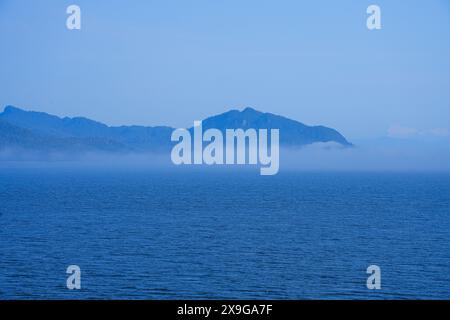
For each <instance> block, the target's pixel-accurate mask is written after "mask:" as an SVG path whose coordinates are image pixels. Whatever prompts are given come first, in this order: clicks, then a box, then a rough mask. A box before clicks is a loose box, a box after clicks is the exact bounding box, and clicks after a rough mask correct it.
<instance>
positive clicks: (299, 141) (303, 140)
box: [202, 108, 351, 147]
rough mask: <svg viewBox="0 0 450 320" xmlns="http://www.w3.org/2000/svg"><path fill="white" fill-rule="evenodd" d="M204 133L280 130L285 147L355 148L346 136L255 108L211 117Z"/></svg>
mask: <svg viewBox="0 0 450 320" xmlns="http://www.w3.org/2000/svg"><path fill="white" fill-rule="evenodd" d="M202 126H203V130H207V129H210V128H216V129H219V130H221V131H222V132H225V130H226V129H230V128H231V129H233V128H242V129H244V130H245V129H249V128H255V129H280V145H281V146H284V147H300V146H304V145H307V144H311V143H316V142H337V143H339V144H341V145H342V146H351V143H349V142H348V141H347V140H346V139H345V138H344V136H342V135H341V134H340V133H339V132H337V131H336V130H334V129H331V128H327V127H324V126H307V125H305V124H303V123H301V122H298V121H295V120H291V119H288V118H285V117H282V116H278V115H275V114H272V113H263V112H260V111H257V110H255V109H253V108H245V109H244V110H243V111H239V110H231V111H228V112H225V113H223V114H219V115H217V116H212V117H209V118H207V119H205V120H203V122H202Z"/></svg>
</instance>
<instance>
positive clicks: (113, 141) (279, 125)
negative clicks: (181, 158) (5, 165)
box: [0, 106, 351, 154]
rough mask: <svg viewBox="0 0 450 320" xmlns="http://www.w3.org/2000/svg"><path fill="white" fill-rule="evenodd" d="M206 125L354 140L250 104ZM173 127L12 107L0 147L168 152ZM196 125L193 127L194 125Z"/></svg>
mask: <svg viewBox="0 0 450 320" xmlns="http://www.w3.org/2000/svg"><path fill="white" fill-rule="evenodd" d="M203 128H204V130H207V129H209V128H216V129H219V130H221V131H223V132H224V131H225V130H226V129H237V128H242V129H244V130H245V129H249V128H254V129H280V145H281V146H282V147H289V148H296V147H301V146H304V145H307V144H312V143H315V142H335V143H338V144H340V145H342V146H346V147H347V146H351V144H350V143H349V142H348V141H347V140H346V139H345V138H344V137H343V136H342V135H341V134H340V133H339V132H337V131H336V130H334V129H331V128H327V127H323V126H307V125H305V124H303V123H300V122H297V121H295V120H291V119H288V118H285V117H282V116H278V115H275V114H271V113H263V112H260V111H257V110H255V109H252V108H246V109H244V110H243V111H239V110H231V111H228V112H225V113H223V114H220V115H216V116H212V117H209V118H207V119H205V120H203ZM173 130H174V128H171V127H167V126H156V127H145V126H120V127H112V126H107V125H105V124H103V123H100V122H97V121H93V120H90V119H87V118H83V117H75V118H68V117H65V118H60V117H57V116H54V115H50V114H47V113H44V112H35V111H25V110H22V109H19V108H16V107H13V106H7V107H5V109H4V111H3V112H2V113H0V150H5V149H7V150H25V151H33V152H41V153H46V152H47V153H48V152H54V153H55V152H56V153H74V154H80V153H83V152H96V151H100V152H107V153H143V152H167V151H169V150H170V149H171V148H172V146H173V144H174V143H173V142H171V140H170V136H171V134H172V132H173ZM191 130H192V129H191Z"/></svg>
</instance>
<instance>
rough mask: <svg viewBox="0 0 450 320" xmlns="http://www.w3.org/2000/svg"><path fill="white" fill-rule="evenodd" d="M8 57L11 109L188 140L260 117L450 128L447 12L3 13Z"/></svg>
mask: <svg viewBox="0 0 450 320" xmlns="http://www.w3.org/2000/svg"><path fill="white" fill-rule="evenodd" d="M70 4H77V5H79V6H80V7H81V10H82V30H80V31H69V30H67V29H66V26H65V21H66V18H67V15H66V12H65V11H66V8H67V6H68V5H70ZM370 4H378V5H379V6H380V7H381V10H382V26H383V29H382V30H379V31H369V30H368V29H367V28H366V17H367V14H366V8H367V6H368V5H370ZM0 45H1V50H0V88H1V90H0V105H2V106H5V105H8V104H12V105H16V106H18V107H23V108H25V109H33V110H38V111H45V112H49V113H53V114H57V115H60V116H66V115H67V116H77V115H83V116H86V117H89V118H93V119H96V120H99V121H102V122H105V123H107V124H111V125H119V124H143V125H155V124H167V125H172V126H176V127H182V126H188V125H192V123H193V121H194V120H196V119H202V118H204V117H206V116H209V115H212V114H216V113H220V112H224V111H226V110H228V109H231V108H243V107H246V106H252V107H254V108H256V109H259V110H262V111H268V112H272V113H277V114H282V115H285V116H288V117H291V118H294V119H296V120H299V121H302V122H304V123H307V124H323V125H327V126H331V127H334V128H336V129H338V130H339V131H340V132H342V133H343V134H344V135H345V136H347V137H348V138H349V139H350V140H352V139H358V138H370V137H378V136H383V135H386V134H387V132H388V130H393V129H392V128H394V129H395V128H400V129H399V130H400V131H401V130H402V128H406V129H405V130H406V131H408V128H409V129H411V130H416V131H418V132H421V131H427V130H429V131H430V130H435V129H441V130H442V129H446V128H447V129H448V128H450V123H449V119H450V1H448V0H428V1H425V0H422V1H418V0H412V1H408V2H405V1H364V0H360V1H355V0H343V1H331V0H329V1H307V2H306V1H305V2H303V1H298V0H292V1H285V0H280V1H264V0H258V1H254V0H245V1H242V0H240V1H235V0H227V1H215V0H192V1H181V0H179V1H148V0H147V1H143V0H142V1H138V0H133V1H124V0H122V1H112V0H95V1H92V0H73V1H50V0H40V1H26V0H0ZM389 128H390V129H389ZM441 132H442V131H441ZM444 132H445V131H444Z"/></svg>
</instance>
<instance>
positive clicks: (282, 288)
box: [0, 168, 450, 299]
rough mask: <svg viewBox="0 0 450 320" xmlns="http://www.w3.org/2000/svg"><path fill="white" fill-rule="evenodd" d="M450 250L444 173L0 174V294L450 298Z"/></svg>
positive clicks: (449, 189)
mask: <svg viewBox="0 0 450 320" xmlns="http://www.w3.org/2000/svg"><path fill="white" fill-rule="evenodd" d="M449 247H450V174H440V173H388V172H386V173H369V172H360V173H350V172H320V173H319V172H294V171H292V172H287V171H286V172H285V171H283V172H280V173H279V174H278V175H276V176H260V175H259V173H258V172H257V171H254V172H253V171H247V170H245V171H244V170H242V171H241V170H239V169H236V170H232V171H215V170H206V171H204V170H146V169H143V168H141V169H139V168H135V169H111V168H109V169H108V168H104V169H86V168H81V169H80V168H72V169H71V168H2V169H0V299H416V298H417V299H425V298H427V299H449V298H450V250H449ZM69 265H77V266H79V267H80V269H81V286H82V287H81V290H69V289H67V287H66V280H67V277H68V276H69V275H68V274H67V273H66V269H67V267H68V266H69ZM370 265H377V266H379V267H380V269H381V289H380V290H369V289H368V288H367V286H366V281H367V278H368V276H369V274H367V272H366V270H367V267H368V266H370Z"/></svg>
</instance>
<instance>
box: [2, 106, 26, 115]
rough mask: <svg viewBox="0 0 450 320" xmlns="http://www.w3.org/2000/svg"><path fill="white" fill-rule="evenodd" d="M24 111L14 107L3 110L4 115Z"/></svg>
mask: <svg viewBox="0 0 450 320" xmlns="http://www.w3.org/2000/svg"><path fill="white" fill-rule="evenodd" d="M23 111H24V110H22V109H20V108H17V107H14V106H6V107H5V109H4V110H3V112H4V113H12V112H23Z"/></svg>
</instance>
